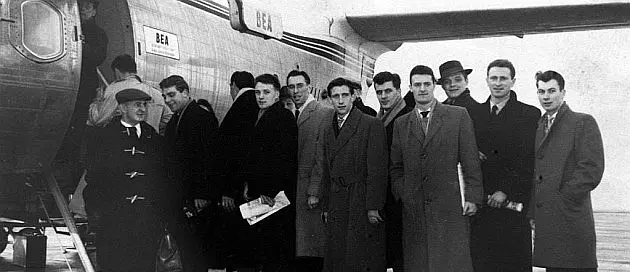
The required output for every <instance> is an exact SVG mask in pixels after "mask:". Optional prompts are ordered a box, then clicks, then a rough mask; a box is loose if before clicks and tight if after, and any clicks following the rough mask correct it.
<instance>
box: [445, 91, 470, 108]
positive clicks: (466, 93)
mask: <svg viewBox="0 0 630 272" xmlns="http://www.w3.org/2000/svg"><path fill="white" fill-rule="evenodd" d="M466 97H470V90H469V89H468V88H466V90H464V91H463V92H462V93H461V94H460V95H459V96H458V97H455V98H447V99H446V100H444V104H448V105H455V104H457V102H459V101H463V100H466Z"/></svg>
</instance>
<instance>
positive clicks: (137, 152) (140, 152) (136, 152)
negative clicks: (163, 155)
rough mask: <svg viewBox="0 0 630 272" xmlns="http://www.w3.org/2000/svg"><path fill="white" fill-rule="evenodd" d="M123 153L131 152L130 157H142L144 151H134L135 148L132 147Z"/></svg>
mask: <svg viewBox="0 0 630 272" xmlns="http://www.w3.org/2000/svg"><path fill="white" fill-rule="evenodd" d="M124 151H125V152H131V155H132V156H134V155H136V154H140V155H144V154H145V153H144V151H140V150H138V149H136V147H135V146H132V147H131V148H130V149H125V150H124Z"/></svg>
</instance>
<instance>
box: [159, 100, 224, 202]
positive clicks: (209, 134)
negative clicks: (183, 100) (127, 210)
mask: <svg viewBox="0 0 630 272" xmlns="http://www.w3.org/2000/svg"><path fill="white" fill-rule="evenodd" d="M217 125H218V121H217V118H216V117H215V116H214V115H212V114H210V112H208V111H206V110H204V109H203V108H201V107H200V106H199V105H198V104H197V102H195V101H194V100H191V101H190V103H189V104H188V105H187V106H186V108H184V109H183V110H182V112H180V113H176V114H175V115H173V117H172V118H171V120H170V121H169V122H168V125H167V126H166V133H165V134H166V137H165V138H166V147H167V148H166V158H167V162H168V164H167V168H168V169H167V170H168V174H169V177H170V178H172V179H173V180H174V181H175V182H177V183H179V184H181V185H182V187H183V190H182V193H183V197H184V198H185V199H188V200H192V199H206V200H216V199H217V198H218V196H219V192H220V191H219V187H218V185H217V180H216V176H217V174H216V171H217V168H216V166H215V163H214V161H213V160H214V159H213V157H214V155H215V154H216V151H215V146H216V144H217Z"/></svg>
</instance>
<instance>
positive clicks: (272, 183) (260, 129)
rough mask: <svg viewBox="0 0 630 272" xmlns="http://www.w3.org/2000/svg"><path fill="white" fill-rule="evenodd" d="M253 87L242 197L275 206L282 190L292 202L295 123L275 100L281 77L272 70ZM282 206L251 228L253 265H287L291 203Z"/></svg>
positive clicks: (286, 268) (282, 268) (273, 267)
mask: <svg viewBox="0 0 630 272" xmlns="http://www.w3.org/2000/svg"><path fill="white" fill-rule="evenodd" d="M255 82H256V85H255V92H256V98H257V100H256V101H257V103H258V107H259V108H260V110H259V113H258V115H257V116H258V121H257V122H256V127H255V128H254V133H253V134H252V135H251V137H253V138H252V144H251V145H250V146H249V150H248V151H247V156H246V157H245V159H244V163H243V167H242V168H241V170H240V173H239V175H238V176H237V178H238V179H240V180H242V181H243V182H244V186H245V188H244V189H243V191H244V194H245V198H246V200H248V201H249V200H253V199H256V198H259V197H260V198H262V200H263V203H267V204H269V205H270V206H273V205H274V203H275V201H274V198H275V196H276V195H277V194H278V193H279V192H280V191H284V192H285V194H286V196H287V198H288V199H289V201H291V203H294V202H295V182H296V177H297V137H298V128H297V124H296V123H295V118H294V115H293V113H292V112H290V111H289V110H287V109H285V108H284V106H283V104H282V102H280V101H279V94H280V82H279V81H278V79H277V78H276V77H275V76H273V75H270V74H263V75H260V76H258V77H256V80H255ZM294 205H295V204H293V205H290V206H289V207H285V208H283V209H282V210H280V211H278V212H276V213H275V214H273V215H271V216H269V217H267V218H265V219H263V220H262V221H260V222H258V223H256V224H255V225H253V226H250V228H252V229H253V231H254V233H255V234H254V236H255V239H254V241H253V243H252V244H250V245H249V246H251V247H253V248H255V250H256V254H255V261H256V265H257V267H256V268H257V269H259V270H262V271H264V272H267V271H290V265H291V262H292V261H293V256H294V254H295V253H294V252H293V251H292V249H293V245H292V244H291V243H292V241H294V238H293V236H294V235H295V233H294V232H293V231H292V230H293V229H294V214H293V213H294V212H295V210H294V208H292V206H294Z"/></svg>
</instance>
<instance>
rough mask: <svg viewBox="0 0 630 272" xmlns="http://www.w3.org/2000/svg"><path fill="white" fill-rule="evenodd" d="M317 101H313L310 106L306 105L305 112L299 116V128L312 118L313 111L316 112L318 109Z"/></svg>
mask: <svg viewBox="0 0 630 272" xmlns="http://www.w3.org/2000/svg"><path fill="white" fill-rule="evenodd" d="M317 106H318V105H317V101H312V102H311V103H308V105H306V107H305V108H304V110H303V112H301V113H300V116H298V121H297V124H298V127H299V126H301V125H302V123H304V122H306V120H308V118H310V117H311V114H312V113H313V111H314V110H315V108H317Z"/></svg>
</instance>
